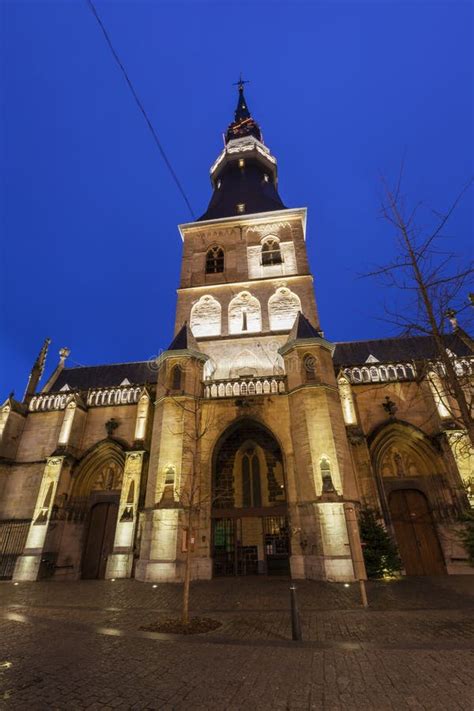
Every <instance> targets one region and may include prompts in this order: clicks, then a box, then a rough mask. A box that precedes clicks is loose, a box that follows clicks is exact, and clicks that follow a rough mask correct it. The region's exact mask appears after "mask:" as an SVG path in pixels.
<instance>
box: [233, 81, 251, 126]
mask: <svg viewBox="0 0 474 711" xmlns="http://www.w3.org/2000/svg"><path fill="white" fill-rule="evenodd" d="M236 84H237V86H238V87H239V100H238V102H237V108H236V109H235V113H234V121H235V122H236V123H237V122H238V121H243V120H244V119H248V118H250V111H249V110H248V107H247V102H246V101H245V96H244V84H248V81H246V80H244V79H242V74H241V75H240V79H239V81H238V82H236Z"/></svg>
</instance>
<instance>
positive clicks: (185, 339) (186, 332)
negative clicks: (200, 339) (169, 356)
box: [166, 321, 199, 351]
mask: <svg viewBox="0 0 474 711" xmlns="http://www.w3.org/2000/svg"><path fill="white" fill-rule="evenodd" d="M189 349H191V350H195V351H198V350H199V348H198V344H197V342H196V339H195V338H194V336H193V333H192V331H191V329H190V328H189V326H188V322H187V321H185V322H184V323H183V325H182V326H181V328H180V329H179V331H178V333H177V334H176V336H175V337H174V338H173V340H172V341H171V343H170V345H169V346H168V348H167V349H166V350H167V351H185V350H189Z"/></svg>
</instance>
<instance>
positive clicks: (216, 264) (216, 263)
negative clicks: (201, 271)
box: [206, 246, 224, 274]
mask: <svg viewBox="0 0 474 711" xmlns="http://www.w3.org/2000/svg"><path fill="white" fill-rule="evenodd" d="M223 271H224V250H223V249H222V247H217V246H214V247H211V248H210V249H208V250H207V254H206V274H219V273H221V272H223Z"/></svg>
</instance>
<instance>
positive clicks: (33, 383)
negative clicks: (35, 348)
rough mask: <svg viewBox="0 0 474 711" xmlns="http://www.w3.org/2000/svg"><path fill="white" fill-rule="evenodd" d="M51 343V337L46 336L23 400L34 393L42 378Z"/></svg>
mask: <svg viewBox="0 0 474 711" xmlns="http://www.w3.org/2000/svg"><path fill="white" fill-rule="evenodd" d="M50 343H51V339H50V338H45V340H44V343H43V346H42V348H41V350H40V352H39V353H38V357H37V359H36V360H35V362H34V364H33V367H32V369H31V373H30V377H29V378H28V384H27V386H26V390H25V394H24V396H23V402H26V400H27V399H28V398H29V397H30V396H31V395H34V393H35V391H36V387H37V385H38V383H39V381H40V380H41V376H42V375H43V372H44V366H45V364H46V356H47V355H48V348H49V344H50Z"/></svg>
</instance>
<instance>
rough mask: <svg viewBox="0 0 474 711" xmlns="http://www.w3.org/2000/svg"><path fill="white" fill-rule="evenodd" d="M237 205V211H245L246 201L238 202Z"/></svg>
mask: <svg viewBox="0 0 474 711" xmlns="http://www.w3.org/2000/svg"><path fill="white" fill-rule="evenodd" d="M236 207H237V212H240V213H242V212H245V203H244V202H239V203H237V205H236Z"/></svg>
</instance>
